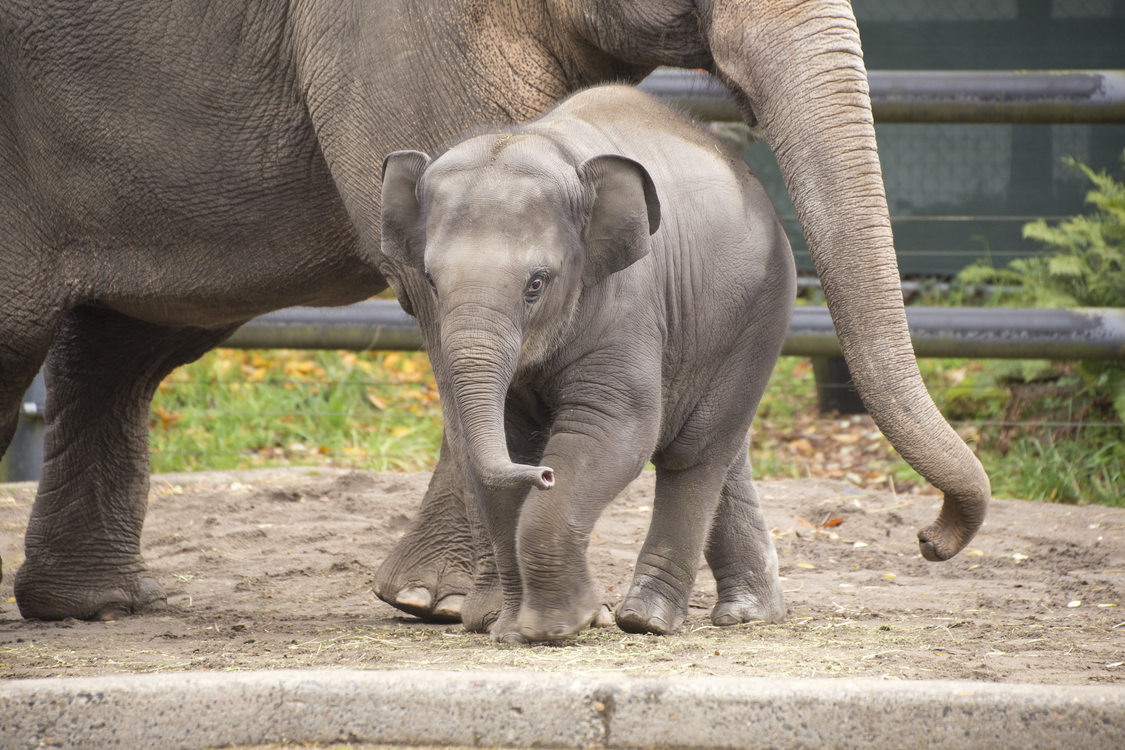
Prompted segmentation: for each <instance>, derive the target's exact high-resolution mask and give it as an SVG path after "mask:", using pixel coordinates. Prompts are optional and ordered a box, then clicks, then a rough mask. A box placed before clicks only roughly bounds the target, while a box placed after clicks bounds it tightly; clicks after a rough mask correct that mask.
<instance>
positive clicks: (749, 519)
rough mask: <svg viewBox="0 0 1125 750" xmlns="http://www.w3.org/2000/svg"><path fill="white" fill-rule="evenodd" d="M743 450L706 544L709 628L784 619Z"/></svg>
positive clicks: (765, 528) (774, 560)
mask: <svg viewBox="0 0 1125 750" xmlns="http://www.w3.org/2000/svg"><path fill="white" fill-rule="evenodd" d="M747 447H748V446H746V445H743V448H742V450H741V451H740V452H739V455H738V457H737V458H735V460H734V463H733V464H731V467H730V470H729V471H728V472H727V477H726V481H725V482H724V483H723V491H722V497H721V498H720V500H719V509H718V511H717V512H716V514H715V521H714V523H713V524H712V525H711V533H710V535H709V536H708V538H707V547H706V551H705V554H706V557H707V564H708V565H710V566H711V572H712V573H714V574H715V583H716V587H717V589H718V594H719V601H718V603H716V604H715V607H714V608H713V609H712V610H711V622H712V623H714V624H715V625H736V624H738V623H740V622H751V621H754V620H764V621H766V622H776V621H778V620H781V619H782V618H783V617H785V597H784V595H783V594H782V592H781V581H780V580H779V578H778V570H777V551H776V550H775V549H774V546H773V539H772V538H770V531H769V527H768V526H767V525H766V519H765V516H763V515H762V509H761V507H760V505H759V504H758V493H757V492H756V491H755V489H754V483H753V482H752V481H751V470H750V458H749V456H748V454H747Z"/></svg>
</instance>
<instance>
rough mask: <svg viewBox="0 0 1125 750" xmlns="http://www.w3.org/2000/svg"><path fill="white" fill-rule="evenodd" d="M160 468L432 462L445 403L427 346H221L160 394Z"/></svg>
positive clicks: (156, 457)
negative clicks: (323, 348)
mask: <svg viewBox="0 0 1125 750" xmlns="http://www.w3.org/2000/svg"><path fill="white" fill-rule="evenodd" d="M150 426H151V430H150V442H151V447H152V453H153V458H152V468H153V471H157V472H166V471H192V470H201V469H234V468H251V467H259V466H282V465H306V464H327V465H333V466H351V467H358V468H365V469H372V470H375V471H384V470H389V469H393V470H426V469H430V468H432V467H433V465H434V463H435V462H436V457H437V451H438V446H439V445H440V442H441V408H440V405H439V403H438V398H437V388H436V386H435V385H434V383H433V377H432V375H431V373H430V369H429V363H428V362H427V360H426V357H425V355H424V354H422V353H420V352H410V353H403V352H364V353H352V352H334V351H318V352H298V351H290V350H269V351H232V350H224V349H218V350H215V351H212V352H210V353H208V354H207V355H206V356H204V357H203V358H202V359H200V360H199V361H197V362H194V363H192V364H190V365H187V366H186V367H183V368H180V369H179V370H177V371H176V372H174V373H173V374H172V375H171V376H170V377H169V378H168V379H167V380H166V381H165V382H164V383H163V384H161V386H160V389H159V390H158V392H157V394H156V397H155V398H154V400H153V409H152V420H151V425H150Z"/></svg>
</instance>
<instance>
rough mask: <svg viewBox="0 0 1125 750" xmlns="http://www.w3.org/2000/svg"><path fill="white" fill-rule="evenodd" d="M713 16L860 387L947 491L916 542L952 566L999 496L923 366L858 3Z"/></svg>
mask: <svg viewBox="0 0 1125 750" xmlns="http://www.w3.org/2000/svg"><path fill="white" fill-rule="evenodd" d="M709 15H710V17H709V18H704V22H705V23H706V24H707V26H706V32H707V33H708V34H709V36H710V44H711V51H712V56H713V58H714V61H715V65H716V68H717V72H718V74H719V75H720V76H721V77H722V78H723V79H725V81H726V83H727V84H728V86H730V88H731V89H732V90H733V91H735V92H736V94H737V93H738V92H740V93H741V95H742V96H743V97H744V99H743V101H742V102H741V103H742V104H743V105H744V107H748V108H749V109H751V110H752V112H753V114H754V115H755V116H756V117H757V120H758V122H759V124H760V125H761V128H762V130H763V131H764V133H765V137H766V140H767V141H768V143H769V145H770V148H771V149H772V150H773V153H774V155H775V157H776V158H777V162H778V166H779V167H780V168H781V173H782V175H783V176H784V178H785V182H786V185H787V186H788V188H789V194H790V196H791V197H792V199H793V204H794V206H795V207H796V209H797V216H798V218H799V219H800V222H801V227H802V228H803V229H804V232H805V237H806V239H807V241H808V245H809V250H810V252H811V253H812V257H813V261H814V263H815V264H816V269H817V274H818V275H819V276H820V281H821V285H822V286H823V289H824V296H825V298H826V300H827V303H828V309H829V311H830V312H831V314H832V320H833V322H834V323H835V326H836V332H837V334H838V336H839V338H840V344H841V347H842V348H843V353H844V358H845V359H846V360H847V362H848V367H849V369H850V370H851V373H852V377H853V379H854V381H855V385H856V389H857V390H858V391H859V394H860V396H861V397H862V398H863V402H864V404H865V405H866V407H867V409H868V411H869V412H870V413H871V415H872V417H874V419H875V423H876V424H878V425H879V428H880V429H881V430H882V431H883V434H884V435H886V437H887V439H888V440H890V442H891V444H892V445H893V446H894V447H895V449H896V450H897V451H898V452H899V454H901V455H902V457H903V458H904V459H906V461H907V462H909V463H910V465H911V466H913V467H914V469H915V470H916V471H918V473H919V474H921V475H922V476H924V477H925V478H926V479H927V480H929V481H930V482H931V483H932V484H933V485H934V486H936V487H937V488H939V489H940V490H942V491H943V492H944V493H945V500H944V503H943V505H942V509H941V513H940V514H939V516H938V519H937V521H936V522H935V523H934V524H932V525H930V526H928V527H926V528H925V529H922V530H921V531H920V532H919V533H918V540H919V545H920V547H921V551H922V554H923V556H925V557H926V559H928V560H945V559H948V558H950V557H952V556H953V555H955V554H956V553H957V552H958V551H960V550H961V549H962V548H963V547H964V546H965V545H966V544H967V543H968V541H969V540H970V539H971V538H972V537H973V535H974V534H975V533H976V531H977V529H979V528H980V525H981V523H982V522H983V520H984V513H985V508H986V506H987V505H988V499H989V494H990V488H989V483H988V477H987V475H986V474H985V472H984V469H983V468H982V467H981V465H980V462H979V461H978V460H977V458H976V456H974V455H973V453H972V451H970V450H969V447H968V446H967V445H965V443H964V442H963V441H962V440H961V438H960V437H959V436H958V435H957V433H956V432H954V430H953V428H952V427H950V426H949V424H948V423H946V421H945V419H944V418H943V417H942V416H941V414H940V412H939V411H938V410H937V407H936V406H935V405H934V403H933V401H932V400H931V399H930V396H929V394H928V393H927V392H926V388H925V385H924V384H923V383H922V377H921V374H920V373H919V371H918V366H917V362H916V361H915V359H914V352H913V349H912V347H911V344H910V337H909V331H908V329H907V325H906V312H905V309H904V307H903V301H902V289H901V286H900V282H899V274H898V264H897V262H896V259H895V251H894V244H893V241H892V238H891V227H890V219H889V216H888V213H887V200H886V196H885V194H884V190H883V181H882V176H881V170H880V167H879V157H878V153H877V151H876V146H875V129H874V125H873V121H872V116H871V100H870V95H869V90H868V83H867V72H866V69H865V68H864V65H863V57H862V52H861V50H860V44H859V31H858V29H857V27H856V22H855V17H854V16H853V15H852V10H851V5H850V3H849V2H847V1H846V0H742V1H741V2H740V1H739V0H734V1H729V2H715V3H714V4H713V6H712V10H711V13H710V14H709Z"/></svg>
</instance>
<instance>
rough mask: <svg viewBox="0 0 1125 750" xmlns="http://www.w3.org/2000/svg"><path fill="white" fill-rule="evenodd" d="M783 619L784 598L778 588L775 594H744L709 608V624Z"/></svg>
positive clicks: (733, 623)
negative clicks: (760, 595)
mask: <svg viewBox="0 0 1125 750" xmlns="http://www.w3.org/2000/svg"><path fill="white" fill-rule="evenodd" d="M784 619H785V599H784V597H782V595H781V590H780V588H779V589H778V590H777V592H776V595H774V594H770V595H767V596H765V597H761V598H760V597H758V596H755V595H753V594H744V595H741V596H739V597H738V598H734V599H726V600H723V601H720V602H719V603H718V604H716V605H715V607H714V609H712V610H711V624H712V625H718V626H720V627H725V626H727V625H739V624H741V623H744V622H780V621H782V620H784Z"/></svg>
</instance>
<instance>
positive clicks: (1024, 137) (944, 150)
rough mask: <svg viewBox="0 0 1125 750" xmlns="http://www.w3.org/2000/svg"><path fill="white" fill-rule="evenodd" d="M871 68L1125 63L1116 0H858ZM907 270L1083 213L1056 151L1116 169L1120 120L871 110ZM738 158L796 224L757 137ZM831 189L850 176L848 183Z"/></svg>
mask: <svg viewBox="0 0 1125 750" xmlns="http://www.w3.org/2000/svg"><path fill="white" fill-rule="evenodd" d="M852 7H853V9H854V10H855V14H856V19H857V21H858V22H859V27H860V35H861V36H862V38H863V46H864V56H865V60H866V63H867V66H868V68H869V69H871V70H978V69H979V70H1015V69H1073V68H1093V69H1117V68H1125V41H1123V40H1125V0H953V1H951V2H943V3H934V2H930V0H854V1H853V3H852ZM876 135H877V137H878V140H879V154H880V159H881V161H882V166H883V178H884V181H885V184H886V188H887V199H888V202H889V205H890V210H891V221H892V225H893V228H894V232H895V244H896V247H897V249H898V252H899V266H900V269H901V271H902V273H903V275H904V276H943V277H947V276H951V275H953V274H955V273H956V272H957V271H958V270H960V269H961V268H963V267H964V266H966V265H968V264H969V263H971V262H973V261H974V260H977V259H980V258H985V257H988V258H992V259H993V260H994V261H995V262H997V263H998V264H1003V263H1004V262H1006V261H1007V260H1010V259H1012V258H1015V257H1019V256H1026V255H1032V254H1035V253H1037V252H1041V251H1042V249H1041V246H1039V245H1036V244H1034V243H1031V242H1029V241H1027V240H1024V239H1023V236H1022V227H1023V225H1024V224H1025V223H1027V222H1028V221H1031V220H1033V219H1036V218H1040V217H1044V218H1048V219H1058V218H1061V217H1064V216H1068V215H1073V214H1076V213H1081V212H1082V211H1083V198H1084V196H1085V193H1086V185H1087V182H1086V180H1085V178H1084V177H1082V176H1081V174H1080V173H1078V172H1077V171H1076V170H1074V169H1072V168H1070V167H1068V166H1066V165H1065V164H1064V163H1063V159H1064V158H1065V157H1071V158H1074V159H1076V160H1078V161H1080V162H1082V163H1085V164H1089V165H1090V166H1092V167H1094V168H1095V169H1108V170H1110V171H1111V172H1114V173H1119V172H1120V169H1121V162H1120V156H1121V153H1122V150H1123V149H1125V126H1122V125H931V124H890V123H886V124H877V125H876ZM747 160H748V161H749V162H750V164H751V166H752V167H753V168H754V170H755V172H757V173H758V175H759V177H761V178H762V180H763V182H765V183H766V186H767V190H768V191H769V192H770V195H771V197H772V198H773V200H774V205H775V206H776V207H777V208H778V212H779V213H780V214H781V215H782V218H783V220H784V223H785V226H786V230H787V231H788V233H789V237H790V240H791V242H792V244H793V247H794V251H795V252H796V254H797V260H798V265H799V267H800V268H801V269H802V270H806V271H809V270H812V263H811V260H810V259H809V257H808V251H807V249H806V246H805V242H804V237H803V236H802V234H801V230H800V226H799V224H798V223H797V221H796V216H795V212H794V211H793V207H792V204H791V203H790V202H789V198H788V195H787V193H786V191H785V188H784V186H783V184H782V182H781V178H780V174H779V173H778V170H777V166H776V164H775V163H774V161H773V157H772V155H771V154H770V153H769V149H768V148H767V147H766V146H765V145H764V144H755V145H754V146H752V147H751V148H750V149H749V150H748V151H747ZM841 189H844V190H846V189H847V188H846V186H843V187H842V188H841Z"/></svg>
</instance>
